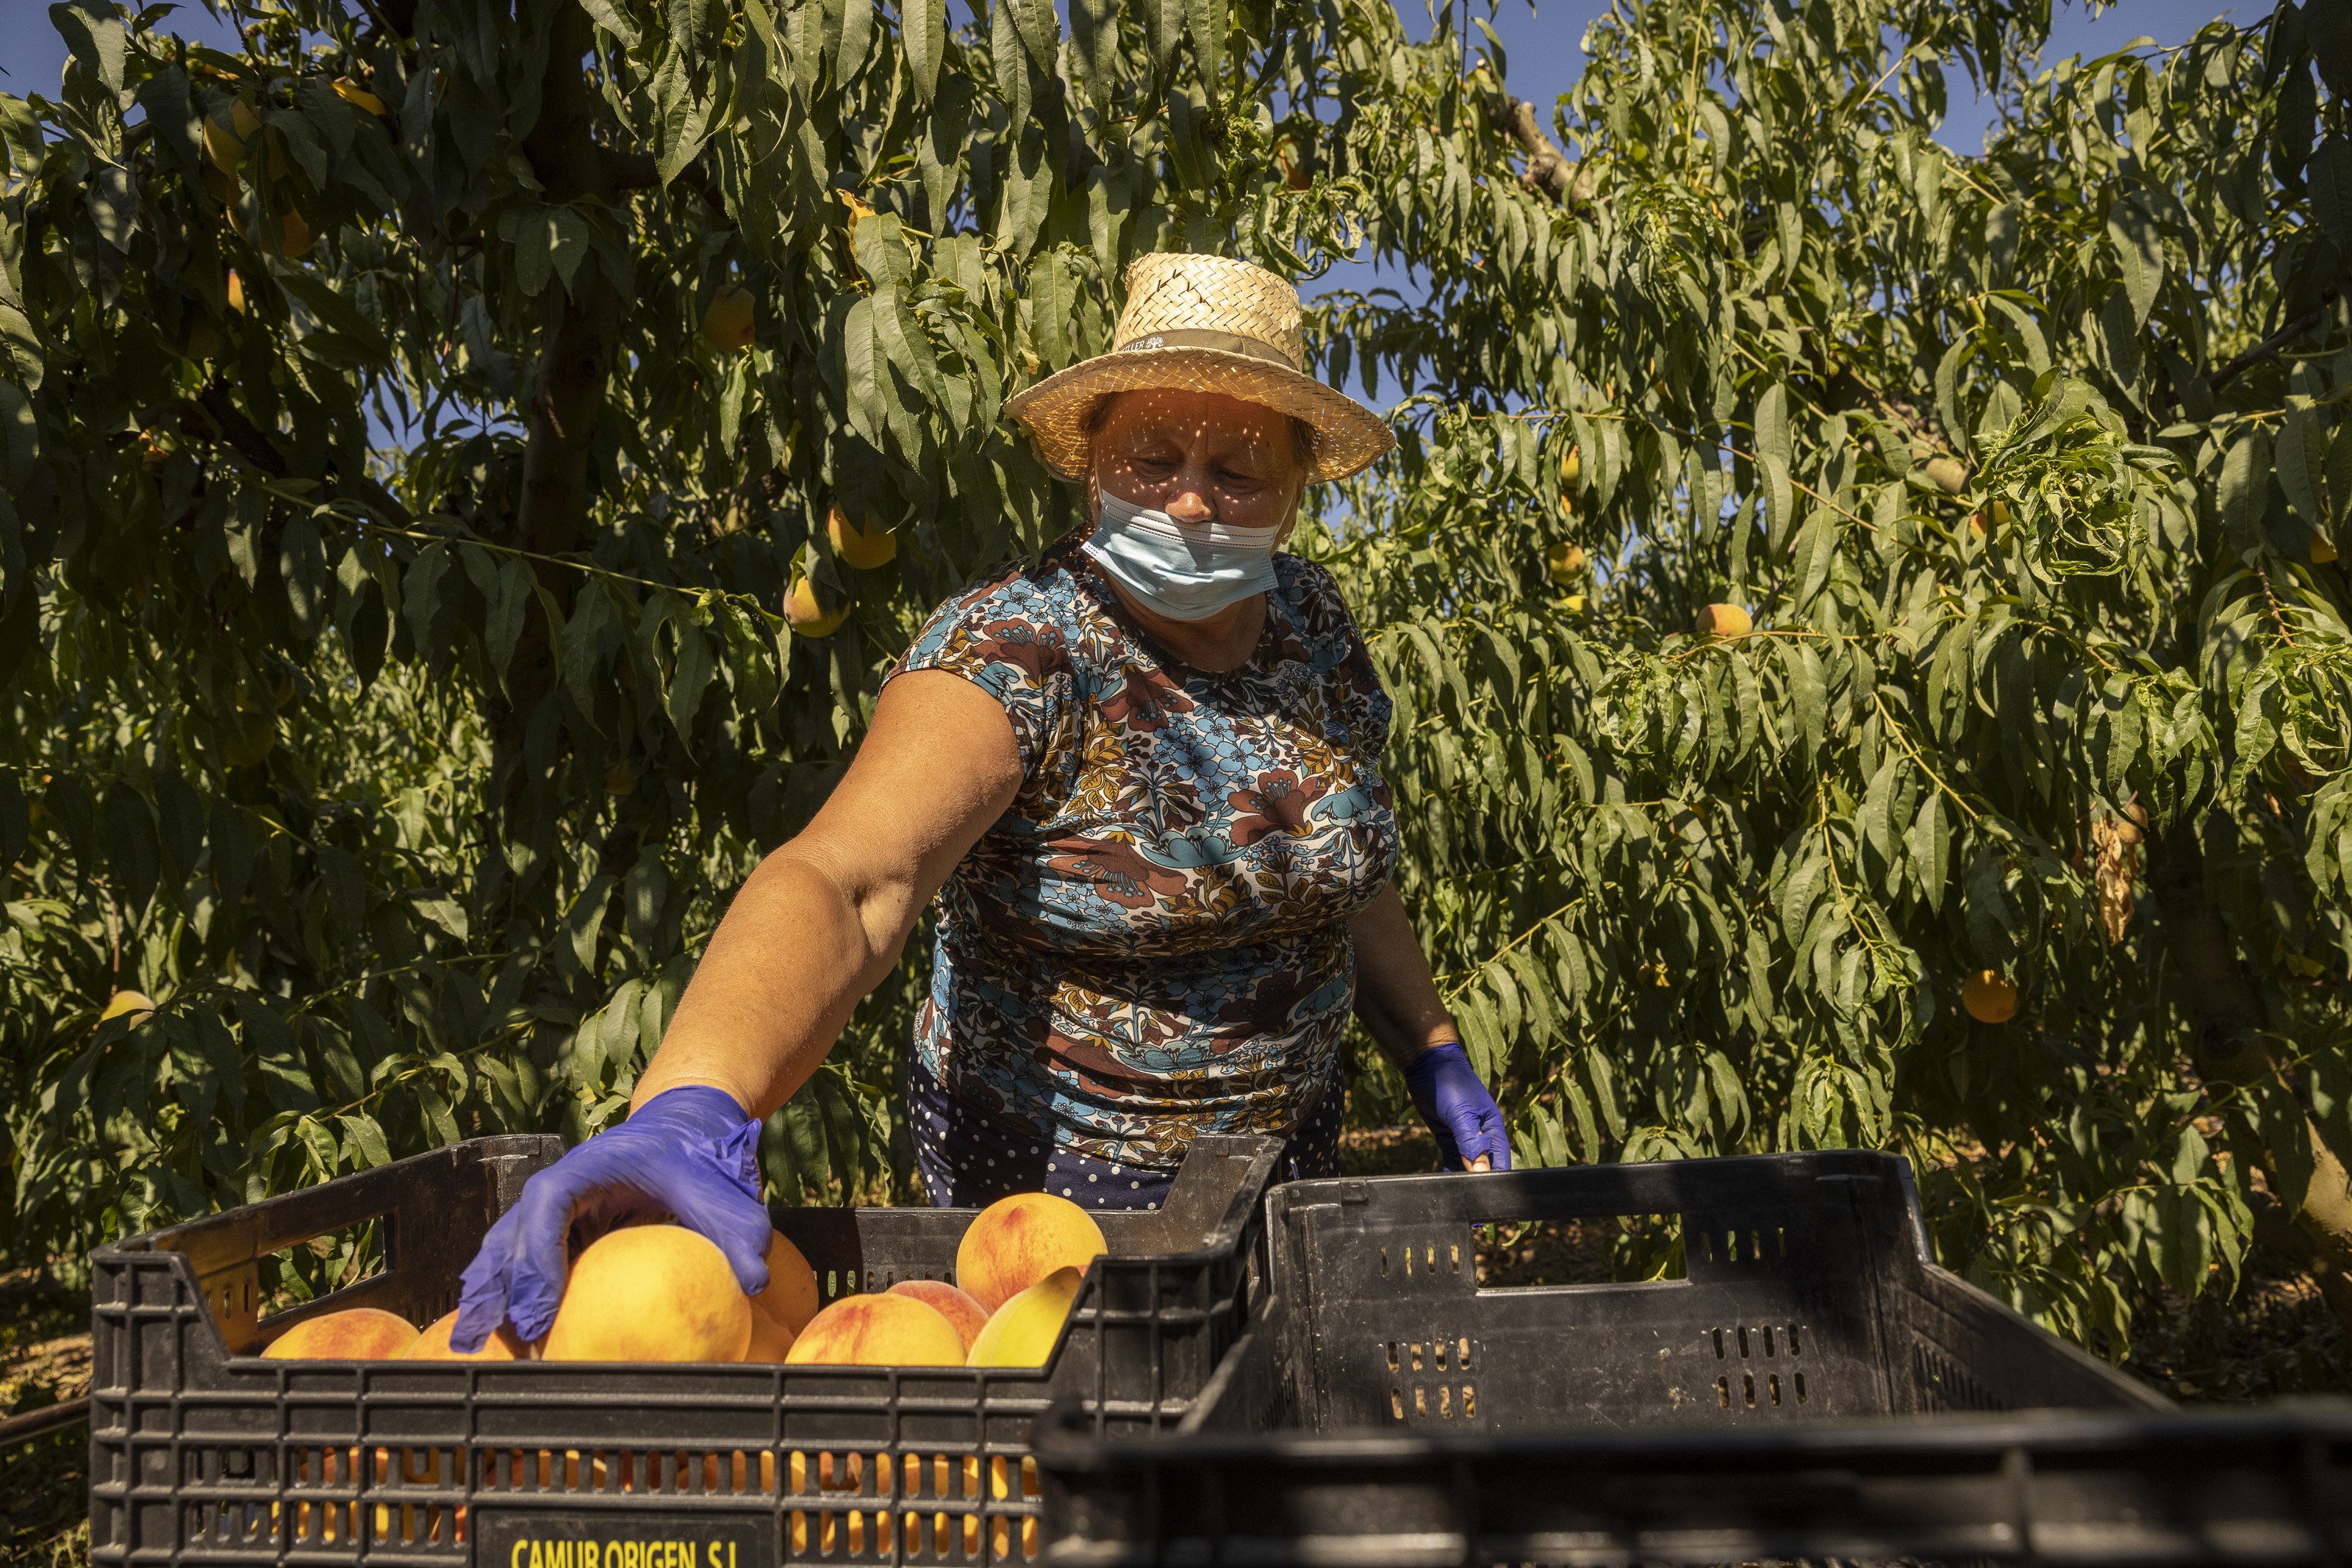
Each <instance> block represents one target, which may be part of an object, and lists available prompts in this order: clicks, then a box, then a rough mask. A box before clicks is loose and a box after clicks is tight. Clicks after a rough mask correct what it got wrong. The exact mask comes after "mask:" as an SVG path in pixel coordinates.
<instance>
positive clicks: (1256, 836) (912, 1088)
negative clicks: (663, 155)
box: [454, 256, 1510, 1347]
mask: <svg viewBox="0 0 2352 1568" xmlns="http://www.w3.org/2000/svg"><path fill="white" fill-rule="evenodd" d="M1128 285H1129V298H1128V303H1127V307H1126V309H1125V310H1124V311H1123V312H1122V313H1121V315H1120V318H1119V323H1118V329H1117V332H1116V334H1115V339H1114V346H1113V348H1112V349H1111V350H1110V351H1109V352H1108V353H1106V354H1103V355H1100V356H1098V357H1097V358H1096V359H1094V360H1090V361H1087V362H1085V363H1083V364H1079V365H1076V366H1073V367H1072V368H1070V369H1068V370H1066V371H1062V372H1061V373H1059V374H1057V375H1055V376H1052V377H1050V378H1048V379H1047V380H1045V382H1040V383H1039V384H1038V385H1036V386H1034V387H1032V388H1030V389H1028V390H1027V391H1026V392H1023V393H1021V394H1020V395H1018V396H1016V397H1015V398H1013V400H1012V402H1010V403H1009V404H1008V405H1007V410H1008V412H1009V413H1012V414H1013V416H1014V417H1015V418H1016V419H1018V420H1020V421H1021V423H1023V424H1024V426H1025V427H1026V429H1027V430H1028V432H1029V434H1030V436H1031V438H1032V439H1033V440H1034V442H1035V443H1036V445H1037V448H1038V451H1039V453H1040V455H1042V456H1043V457H1044V458H1045V462H1046V464H1047V465H1048V466H1050V467H1051V468H1052V469H1053V470H1054V471H1055V473H1056V474H1057V475H1059V476H1062V477H1064V478H1066V479H1070V480H1073V481H1076V482H1080V483H1083V484H1084V485H1085V486H1087V506H1088V510H1089V511H1090V513H1091V514H1092V515H1093V516H1094V517H1095V519H1096V521H1095V525H1094V527H1093V528H1092V529H1091V530H1090V531H1089V532H1088V533H1087V535H1086V536H1085V537H1084V538H1076V539H1066V540H1064V541H1062V542H1061V543H1059V544H1057V545H1055V547H1053V548H1052V549H1048V550H1047V551H1046V552H1045V556H1044V558H1043V559H1041V560H1040V561H1038V562H1037V563H1036V564H1034V565H1033V566H1028V567H1024V568H1019V569H1015V570H1008V571H1006V572H1004V573H1003V574H1002V575H1000V576H998V577H997V578H995V579H994V580H992V581H989V582H986V583H983V584H982V585H981V586H979V587H977V588H975V589H973V590H971V591H969V592H967V593H964V594H963V595H961V596H960V597H959V598H956V599H953V600H950V601H949V602H948V603H946V604H945V605H942V606H941V607H940V610H939V611H938V612H936V613H935V614H934V615H933V616H932V618H931V620H930V622H929V625H928V626H926V627H925V629H924V630H923V632H922V633H921V635H920V636H919V637H918V638H917V639H916V640H915V643H914V646H913V648H912V649H910V650H909V651H908V654H907V657H906V658H905V659H904V660H903V661H902V662H901V663H900V664H899V665H898V668H897V670H895V671H894V672H893V673H892V674H891V675H890V677H889V679H888V681H887V683H886V684H885V685H884V686H883V689H882V695H881V698H880V701H879V702H878V703H877V706H876V708H875V712H874V721H873V724H872V726H871V727H869V728H868V730H867V732H866V738H865V740H864V742H863V743H862V744H861V745H860V746H859V747H858V750H857V755H856V760H855V761H854V762H853V763H852V764H851V766H850V768H849V770H848V772H847V773H846V775H845V777H844V778H843V779H842V781H841V783H840V785H839V786H838V787H837V788H836V789H835V790H834V792H833V795H832V797H831V798H830V799H829V800H827V801H826V802H825V804H824V809H823V810H820V811H819V812H818V813H817V815H816V818H815V820H814V821H812V822H811V823H810V824H809V826H808V828H807V829H806V831H803V832H802V833H801V834H800V835H799V836H798V837H796V838H795V839H793V841H791V842H790V843H788V844H786V845H784V846H783V847H782V849H780V850H778V851H776V852H774V853H773V854H772V855H770V856H769V857H768V858H767V859H766V860H765V861H764V862H761V866H760V868H759V869H758V870H757V871H756V872H755V873H752V875H751V879H750V880H749V881H748V882H747V883H744V886H743V889H742V891H741V892H740V894H738V895H737V896H736V899H735V902H734V904H733V905H732V906H731V907H730V909H729V910H728V913H727V917H726V919H725V921H724V922H723V923H722V924H721V925H719V930H718V932H717V934H716V935H715V936H713V937H712V938H711V942H710V946H709V950H708V952H706V953H705V955H704V956H703V959H702V963H701V966H700V967H699V968H698V970H697V971H696V973H695V977H694V980H693V983H692V984H691V985H690V986H689V987H688V989H687V992H686V995H685V997H684V998H681V1000H680V1002H679V1004H678V1009H677V1016H676V1018H675V1019H672V1021H671V1024H670V1028H669V1032H668V1034H667V1037H666V1038H665V1039H664V1040H663V1041H662V1045H661V1049H660V1051H659V1052H658V1053H656V1056H655V1058H654V1060H653V1061H652V1062H651V1063H650V1064H649V1065H648V1066H647V1067H646V1072H645V1074H644V1076H643V1077H642V1078H641V1079H640V1080H639V1081H638V1083H637V1086H636V1092H635V1096H634V1098H633V1100H632V1103H631V1110H630V1115H629V1118H628V1120H627V1121H625V1123H623V1124H621V1125H619V1126H617V1127H614V1128H613V1129H611V1130H610V1131H607V1132H605V1133H604V1134H601V1135H599V1136H597V1137H595V1138H592V1139H590V1140H589V1141H588V1142H587V1143H585V1144H583V1145H581V1146H580V1147H578V1148H576V1149H574V1150H572V1152H571V1153H570V1154H568V1155H565V1156H564V1157H563V1158H562V1160H560V1161H559V1162H557V1163H556V1164H555V1165H554V1166H551V1167H550V1168H549V1169H547V1170H545V1171H542V1172H541V1173H540V1174H539V1175H537V1176H533V1177H532V1178H531V1180H530V1183H529V1184H528V1185H527V1186H525V1187H524V1190H523V1194H522V1197H521V1198H520V1201H518V1202H517V1204H516V1205H515V1207H514V1208H513V1209H512V1210H510V1211H509V1213H508V1214H507V1215H506V1216H505V1217H504V1218H501V1219H500V1220H499V1222H498V1224H497V1225H496V1226H495V1227H494V1228H492V1230H491V1232H490V1235H489V1238H488V1240H487V1241H486V1242H485V1243H484V1245H483V1248H482V1251H481V1254H480V1256H478V1258H477V1259H476V1260H474V1262H473V1264H472V1266H471V1267H469V1268H468V1269H467V1271H466V1282H465V1291H464V1297H463V1308H464V1311H463V1313H462V1316H461V1319H460V1322H459V1325H458V1328H457V1333H456V1335H455V1336H454V1338H455V1340H456V1343H457V1344H458V1345H459V1346H460V1347H464V1346H468V1345H475V1344H478V1343H480V1341H481V1339H482V1338H483V1337H484V1336H486V1335H487V1334H488V1333H489V1332H490V1331H491V1330H493V1329H494V1328H496V1327H497V1326H498V1323H499V1321H500V1319H502V1318H511V1320H512V1322H513V1323H514V1326H515V1328H516V1331H517V1332H518V1333H520V1335H521V1336H522V1337H523V1338H524V1339H526V1340H536V1339H538V1338H540V1337H541V1335H542V1334H544V1333H545V1332H546V1330H547V1327H548V1324H549V1323H550V1322H551V1321H552V1319H553V1316H554V1311H555V1304H556V1301H557V1299H558V1297H559V1296H560V1295H561V1293H562V1282H563V1275H564V1269H565V1251H564V1247H565V1239H566V1236H567V1234H568V1233H569V1230H570V1228H571V1226H572V1223H573V1221H574V1220H575V1219H579V1218H588V1219H590V1220H592V1221H600V1220H603V1219H605V1218H610V1217H611V1216H612V1215H613V1214H614V1213H618V1212H624V1211H630V1210H640V1211H641V1210H646V1209H656V1210H661V1211H664V1212H667V1213H669V1214H671V1215H674V1216H675V1217H676V1218H677V1219H678V1220H679V1221H680V1222H681V1223H683V1224H686V1225H688V1226H691V1227H693V1228H696V1229H698V1230H700V1231H701V1232H703V1233H704V1234H705V1235H708V1236H709V1237H710V1238H711V1239H713V1240H714V1241H716V1242H717V1243H718V1244H719V1248H720V1249H721V1250H723V1251H724V1252H725V1253H726V1254H727V1257H728V1260H729V1261H730V1263H731V1264H732V1265H733V1267H734V1270H735V1272H736V1275H737V1277H738V1278H739V1279H740V1281H742V1283H743V1286H744V1289H745V1290H747V1291H756V1290H758V1289H760V1288H761V1287H762V1286H764V1284H765V1283H766V1279H767V1270H766V1265H765V1262H764V1261H763V1257H764V1252H765V1249H766V1246H767V1240H768V1218H767V1212H766V1209H765V1208H764V1207H763V1206H762V1205H761V1199H760V1192H761V1186H760V1176H759V1169H758V1165H757V1161H756V1158H755V1145H756V1144H757V1141H758V1137H759V1131H760V1123H761V1118H763V1117H764V1116H766V1115H767V1114H768V1113H770V1112H772V1111H773V1110H774V1109H775V1108H776V1107H777V1106H779V1105H781V1104H782V1103H784V1101H786V1100H787V1099H789V1098H790V1097H791V1096H792V1094H793V1092H794V1091H795V1090H797V1089H798V1088H799V1087H800V1086H801V1084H802V1083H803V1082H805V1081H806V1080H807V1079H808V1077H809V1075H810V1074H811V1073H812V1072H814V1071H815V1070H816V1067H817V1063H818V1062H819V1061H822V1060H823V1059H824V1054H825V1052H826V1051H828V1050H830V1049H831V1048H832V1045H833V1041H834V1039H835V1036H836V1035H837V1034H838V1033H839V1031H840V1030H841V1028H842V1026H843V1024H844V1023H845V1022H846V1021H847V1019H848V1018H849V1014H850V1010H851V1009H853V1008H854V1007H855V1006H856V1003H857V1001H858V999H859V998H862V997H863V996H865V995H866V992H867V991H868V990H870V989H871V988H873V987H874V986H875V985H877V984H878V983H879V982H880V981H881V980H882V978H883V977H885V976H886V975H887V974H889V972H890V971H891V969H892V968H893V967H895V966H896V965H897V963H898V956H899V952H900V949H901V947H902V946H904V944H905V942H906V939H907V936H908V933H909V932H910V931H911V930H912V929H913V927H914V925H915V921H916V917H917V916H918V915H919V914H920V912H921V911H922V909H923V906H924V905H925V904H927V903H929V901H930V899H931V898H932V897H933V896H934V895H937V897H938V898H939V900H940V919H939V923H938V931H939V938H938V946H937V950H936V952H935V954H934V956H933V960H932V968H931V992H930V997H929V1000H928V1001H927V1002H926V1003H925V1004H924V1007H923V1009H922V1012H921V1015H920V1018H919V1021H918V1023H917V1025H916V1038H915V1051H914V1056H913V1060H912V1061H910V1063H909V1065H908V1096H909V1109H910V1113H911V1115H910V1120H911V1122H912V1125H913V1130H914V1135H915V1148H916V1158H917V1165H918V1167H919V1170H920V1172H921V1175H922V1178H923V1181H924V1184H925V1186H927V1187H928V1188H929V1192H930V1196H931V1198H932V1201H933V1202H935V1203H938V1204H941V1205H976V1204H984V1203H987V1202H990V1201H992V1200H993V1199H994V1198H996V1197H1001V1196H1003V1194H1005V1193H1008V1192H1023V1191H1038V1190H1041V1189H1042V1190H1045V1191H1051V1192H1055V1193H1060V1194H1062V1195H1064V1196H1066V1197H1070V1198H1072V1199H1073V1200H1075V1201H1078V1202H1081V1203H1085V1204H1087V1205H1089V1206H1091V1207H1157V1206H1158V1205H1159V1203H1160V1199H1161V1198H1162V1197H1163V1196H1164V1195H1165V1194H1166V1192H1167V1190H1168V1185H1169V1181H1170V1178H1171V1176H1172V1175H1173V1173H1174V1170H1175V1167H1176V1166H1177V1165H1178V1163H1179V1162H1180V1161H1181V1158H1182V1156H1183V1153H1184V1149H1185V1147H1186V1146H1187V1145H1189V1144H1190V1142H1191V1140H1192V1137H1193V1136H1194V1135H1195V1134H1199V1133H1202V1132H1269V1133H1276V1134H1283V1135H1285V1136H1286V1138H1287V1140H1288V1145H1287V1155H1286V1162H1285V1166H1286V1174H1287V1175H1290V1176H1328V1175H1334V1174H1337V1171H1338V1145H1339V1113H1340V1106H1341V1102H1342V1098H1343V1092H1342V1087H1341V1082H1340V1055H1339V1037H1340V1034H1341V1031H1342V1030H1343V1029H1344V1028H1345V1026H1346V1023H1347V1019H1348V1018H1349V1013H1350V1011H1351V1010H1352V1012H1353V1014H1354V1016H1355V1017H1357V1018H1359V1019H1361V1020H1362V1021H1363V1024H1364V1026H1365V1028H1366V1030H1368V1031H1369V1032H1370V1035H1371V1037H1372V1038H1373V1040H1376V1041H1377V1042H1378V1043H1379V1045H1380V1046H1381V1049H1382V1050H1383V1051H1386V1052H1387V1053H1388V1055H1389V1056H1390V1058H1391V1060H1393V1061H1396V1062H1397V1063H1398V1065H1399V1066H1400V1067H1401V1068H1402V1070H1403V1072H1404V1075H1405V1080H1406V1082H1407V1083H1408V1084H1409V1085H1410V1086H1411V1088H1412V1094H1413V1098H1414V1101H1415V1103H1416V1104H1417V1105H1418V1106H1419V1108H1420V1110H1421V1113H1422V1114H1423V1117H1424V1119H1426V1120H1427V1121H1428V1123H1429V1124H1430V1126H1431V1128H1432V1129H1433V1131H1434V1132H1435V1134H1436V1135H1437V1141H1438V1145H1439V1147H1440V1149H1441V1151H1442V1153H1443V1154H1444V1158H1445V1163H1446V1164H1447V1166H1449V1167H1452V1168H1493V1169H1498V1170H1499V1169H1507V1168H1508V1166H1509V1165H1510V1145H1509V1143H1508V1140H1507V1137H1506V1136H1505V1134H1504V1131H1503V1126H1502V1117H1501V1115H1500V1114H1499V1113H1498V1112H1497V1111H1496V1107H1495V1102H1494V1099H1493V1097H1492V1096H1491V1095H1490V1094H1489V1093H1488V1092H1487V1091H1486V1087H1485V1085H1484V1084H1482V1083H1481V1082H1479V1080H1478V1077H1477V1074H1476V1073H1475V1071H1472V1070H1471V1067H1470V1064H1469V1061H1468V1058H1467V1057H1466V1056H1465V1054H1464V1052H1463V1049H1462V1045H1461V1042H1460V1038H1459V1036H1458V1034H1457V1033H1456V1031H1455V1030H1454V1023H1453V1020H1452V1019H1450V1018H1449V1017H1448V1016H1447V1014H1446V1011H1445V1009H1444V1004H1443V1003H1442V1001H1441V1000H1440V999H1439V997H1438V995H1437V989H1436V987H1435V985H1434V984H1433V982H1432V980H1431V977H1430V972H1429V965H1428V961H1427V960H1426V959H1425V958H1424V957H1423V954H1422V951H1421V947H1420V944H1419V942H1418V940H1417V939H1416V938H1415V937H1414V936H1413V932H1412V925H1411V924H1410V923H1409V922H1408V921H1407V919H1406V917H1405V911H1404V905H1403V904H1402V903H1401V902H1400V901H1399V899H1398V897H1397V894H1396V892H1395V890H1394V889H1393V888H1391V886H1390V885H1389V874H1390V871H1391V867H1392V866H1393V865H1394V862H1395V860H1396V852H1397V848H1396V824H1395V820H1394V818H1393V816H1392V815H1391V810H1390V802H1389V792H1388V788H1387V785H1386V784H1385V783H1384V782H1383V781H1382V779H1381V773H1380V755H1381V747H1382V744H1383V742H1384V740H1385V737H1386V733H1387V727H1388V721H1389V713H1390V707H1389V701H1388V698H1387V697H1386V695H1384V694H1383V693H1382V692H1381V689H1380V685H1379V682H1378V680H1377V678H1376V677H1375V675H1374V674H1373V670H1372V666H1371V662H1370V658H1369V657H1368V656H1367V655H1366V653H1365V650H1364V644H1363V640H1362V639H1361V637H1360V636H1359V635H1358V633H1357V631H1356V628H1355V624H1354V622H1352V621H1351V620H1350V619H1349V614H1348V612H1347V608H1346V606H1345V605H1343V604H1342V603H1341V602H1340V601H1339V594H1338V592H1337V591H1336V590H1335V588H1334V587H1333V584H1332V581H1331V579H1330V577H1329V575H1328V573H1326V572H1325V571H1324V570H1322V569H1321V568H1319V567H1316V566H1312V565H1309V564H1307V562H1305V561H1303V560H1300V559H1297V558H1296V557H1292V556H1287V555H1282V554H1278V553H1277V549H1278V547H1279V546H1280V545H1281V543H1282V542H1283V540H1284V539H1285V538H1286V537H1287V535H1288V534H1289V532H1290V529H1291V528H1292V527H1293V526H1294V524H1295V523H1296V521H1297V512H1298V502H1299V497H1300V495H1301V494H1302V493H1303V491H1304V490H1305V488H1306V486H1307V484H1308V483H1310V482H1311V481H1315V480H1328V479H1336V478H1339V477H1341V476H1345V475H1348V474H1351V473H1353V472H1355V471H1356V470H1357V469H1359V468H1361V467H1362V466H1363V465H1366V464H1368V463H1370V462H1371V461H1372V460H1373V459H1374V458H1376V457H1378V456H1380V455H1381V454H1382V453H1383V452H1385V451H1387V450H1388V448H1389V446H1390V444H1391V437H1390V435H1389V433H1388V430H1387V428H1386V427H1385V426H1384V425H1382V424H1381V422H1380V421H1379V419H1378V418H1376V417H1375V416H1374V415H1373V414H1372V413H1370V412H1369V411H1367V410H1366V409H1364V408H1363V407H1361V406H1360V405H1359V404H1357V403H1356V402H1353V401H1351V400H1350V399H1349V398H1348V397H1347V396H1346V395H1345V394H1343V393H1341V392H1337V391H1335V390H1333V389H1331V388H1329V387H1327V386H1324V385H1322V384H1321V383H1319V382H1316V381H1314V380H1312V379H1311V378H1309V377H1307V376H1306V375H1304V374H1302V373H1301V372H1300V371H1299V370H1298V365H1299V363H1300V360H1301V343H1300V337H1299V306H1298V297H1297V293H1296V292H1295V291H1294V290H1293V289H1292V288H1291V287H1290V286H1289V285H1287V284H1286V283H1284V282H1283V281H1282V280H1281V279H1279V278H1277V277H1275V276H1274V275H1273V274H1271V273H1267V272H1265V271H1262V270H1260V269H1259V268H1257V267H1251V266H1248V265H1246V264H1244V263H1242V262H1237V261H1231V260H1225V259H1222V258H1218V257H1213V256H1147V257H1144V258H1143V259H1141V260H1139V261H1138V262H1137V263H1136V264H1135V266H1134V267H1133V268H1132V270H1131V271H1130V272H1129V278H1128Z"/></svg>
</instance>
